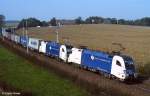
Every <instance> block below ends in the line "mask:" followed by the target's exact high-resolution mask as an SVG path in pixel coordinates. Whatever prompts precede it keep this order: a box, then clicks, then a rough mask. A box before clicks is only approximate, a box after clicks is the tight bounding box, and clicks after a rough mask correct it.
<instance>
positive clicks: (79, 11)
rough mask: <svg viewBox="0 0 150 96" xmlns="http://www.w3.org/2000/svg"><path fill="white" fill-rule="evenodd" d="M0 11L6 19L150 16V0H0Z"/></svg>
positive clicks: (132, 17) (135, 17)
mask: <svg viewBox="0 0 150 96" xmlns="http://www.w3.org/2000/svg"><path fill="white" fill-rule="evenodd" d="M0 4H1V5H0V14H3V15H5V16H6V19H7V20H21V19H22V18H28V17H36V18H38V19H40V20H49V19H51V18H52V17H56V18H59V19H74V18H77V17H78V16H81V17H83V18H86V17H88V16H102V17H115V18H119V19H121V18H123V19H137V18H141V17H150V0H0Z"/></svg>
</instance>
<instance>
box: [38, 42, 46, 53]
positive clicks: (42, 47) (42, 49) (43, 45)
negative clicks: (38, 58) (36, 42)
mask: <svg viewBox="0 0 150 96" xmlns="http://www.w3.org/2000/svg"><path fill="white" fill-rule="evenodd" d="M46 44H47V42H46V41H41V42H40V46H39V52H40V53H46Z"/></svg>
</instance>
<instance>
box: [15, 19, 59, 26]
mask: <svg viewBox="0 0 150 96" xmlns="http://www.w3.org/2000/svg"><path fill="white" fill-rule="evenodd" d="M49 25H51V26H57V20H56V18H52V19H51V20H50V21H48V22H46V21H40V20H38V19H36V18H28V19H22V20H21V21H20V23H19V25H18V28H22V27H37V26H40V27H45V26H49Z"/></svg>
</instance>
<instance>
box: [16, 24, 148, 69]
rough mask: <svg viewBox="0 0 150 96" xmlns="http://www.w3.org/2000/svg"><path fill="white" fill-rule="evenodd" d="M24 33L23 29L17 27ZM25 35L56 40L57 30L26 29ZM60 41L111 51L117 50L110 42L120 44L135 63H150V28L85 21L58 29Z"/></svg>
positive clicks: (138, 64)
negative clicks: (81, 23)
mask: <svg viewBox="0 0 150 96" xmlns="http://www.w3.org/2000/svg"><path fill="white" fill-rule="evenodd" d="M18 33H19V34H23V31H22V29H21V30H18ZM28 34H29V35H30V36H32V37H36V38H42V39H46V40H56V33H55V32H54V29H52V28H50V27H43V28H42V27H41V28H29V30H28ZM59 40H60V42H61V43H64V42H66V41H68V42H70V43H71V44H73V45H75V46H77V47H78V46H80V45H85V46H88V47H89V48H91V49H95V50H103V51H109V52H110V51H112V50H119V47H118V46H115V45H112V43H120V44H122V45H123V46H124V47H125V48H126V49H125V50H124V51H123V53H125V54H127V55H130V56H132V57H133V58H134V60H135V63H136V65H137V66H145V64H147V63H149V62H150V59H149V58H150V27H140V26H128V25H113V24H92V25H90V24H86V25H68V26H63V27H61V28H60V29H59Z"/></svg>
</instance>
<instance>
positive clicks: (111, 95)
mask: <svg viewBox="0 0 150 96" xmlns="http://www.w3.org/2000/svg"><path fill="white" fill-rule="evenodd" d="M0 44H2V45H3V46H4V47H6V48H7V49H9V50H11V51H13V52H14V53H16V54H18V55H19V56H22V57H24V58H26V59H27V60H29V61H30V62H33V64H34V65H37V66H41V67H44V68H45V69H47V70H49V71H50V72H55V73H57V74H58V75H59V76H61V77H63V78H67V79H70V80H71V81H73V82H74V83H75V84H77V85H78V86H80V87H82V88H85V89H86V90H87V91H89V92H90V93H91V94H92V96H150V92H148V91H145V90H142V89H140V88H138V87H140V85H142V83H140V84H139V83H136V84H124V83H121V82H118V81H115V80H109V79H107V78H105V77H103V76H100V75H99V74H95V73H92V72H89V71H86V70H82V69H79V68H77V67H75V66H70V65H69V64H65V63H62V62H58V61H57V60H55V59H51V58H49V57H46V56H44V55H42V54H38V53H36V52H33V51H29V53H28V54H27V52H26V49H25V48H22V47H21V46H19V45H17V44H15V43H12V42H10V41H8V40H6V39H5V40H2V39H0ZM137 86H138V87H137ZM148 90H149V89H148Z"/></svg>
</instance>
